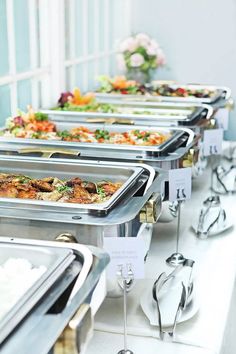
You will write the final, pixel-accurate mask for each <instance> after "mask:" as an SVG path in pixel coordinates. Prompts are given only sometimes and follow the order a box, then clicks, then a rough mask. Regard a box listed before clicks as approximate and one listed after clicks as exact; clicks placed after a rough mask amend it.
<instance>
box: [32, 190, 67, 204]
mask: <svg viewBox="0 0 236 354" xmlns="http://www.w3.org/2000/svg"><path fill="white" fill-rule="evenodd" d="M61 197H62V194H61V193H59V192H58V191H53V192H51V193H43V192H38V193H37V199H40V200H49V201H51V202H56V201H58V200H59V199H60V198H61Z"/></svg>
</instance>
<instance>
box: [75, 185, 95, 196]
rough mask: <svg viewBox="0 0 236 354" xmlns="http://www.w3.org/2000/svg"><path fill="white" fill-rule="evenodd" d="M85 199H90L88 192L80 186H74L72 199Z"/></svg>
mask: <svg viewBox="0 0 236 354" xmlns="http://www.w3.org/2000/svg"><path fill="white" fill-rule="evenodd" d="M73 197H74V198H85V199H86V198H87V199H91V195H90V194H89V192H88V191H87V190H86V189H85V188H84V187H82V186H80V185H78V184H76V185H75V186H74V190H73V196H72V198H73Z"/></svg>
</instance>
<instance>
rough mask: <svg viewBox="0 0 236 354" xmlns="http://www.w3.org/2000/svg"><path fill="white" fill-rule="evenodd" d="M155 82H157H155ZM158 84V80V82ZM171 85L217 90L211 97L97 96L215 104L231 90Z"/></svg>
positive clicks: (99, 94) (178, 85) (107, 94)
mask: <svg viewBox="0 0 236 354" xmlns="http://www.w3.org/2000/svg"><path fill="white" fill-rule="evenodd" d="M154 83H155V82H154ZM157 84H158V82H157ZM169 86H170V87H173V88H175V87H182V88H189V89H200V90H201V89H209V90H213V91H215V95H214V96H212V97H209V98H197V97H169V96H156V95H152V94H149V93H148V94H145V95H124V94H117V93H96V97H97V98H100V99H105V100H106V101H107V100H109V102H110V100H113V99H114V98H116V99H117V98H119V99H124V98H126V97H127V96H128V98H129V99H131V98H132V99H137V97H140V99H144V98H148V100H149V101H153V102H165V101H166V102H176V103H178V102H182V103H184V102H185V103H206V104H213V103H215V102H216V101H218V100H219V99H221V98H223V99H225V100H227V99H228V98H229V97H230V95H231V92H230V90H229V89H228V88H226V87H219V86H210V85H198V84H192V85H182V84H171V85H169Z"/></svg>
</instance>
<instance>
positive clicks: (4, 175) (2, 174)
mask: <svg viewBox="0 0 236 354" xmlns="http://www.w3.org/2000/svg"><path fill="white" fill-rule="evenodd" d="M8 176H9V174H7V173H0V181H1V180H4V179H6V178H7V177H8Z"/></svg>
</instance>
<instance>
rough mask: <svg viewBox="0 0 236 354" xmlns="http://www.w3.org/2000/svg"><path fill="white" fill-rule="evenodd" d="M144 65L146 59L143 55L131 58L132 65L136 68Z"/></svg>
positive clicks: (135, 55) (136, 54) (134, 55)
mask: <svg viewBox="0 0 236 354" xmlns="http://www.w3.org/2000/svg"><path fill="white" fill-rule="evenodd" d="M143 63H144V58H143V56H142V55H141V54H139V53H135V54H132V55H131V56H130V65H131V66H132V67H134V68H137V67H139V66H141V65H142V64H143Z"/></svg>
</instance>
